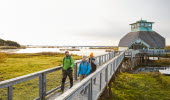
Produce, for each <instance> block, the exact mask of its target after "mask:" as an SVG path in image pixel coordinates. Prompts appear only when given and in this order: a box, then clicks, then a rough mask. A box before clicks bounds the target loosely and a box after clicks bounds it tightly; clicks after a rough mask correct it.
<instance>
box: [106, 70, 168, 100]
mask: <svg viewBox="0 0 170 100" xmlns="http://www.w3.org/2000/svg"><path fill="white" fill-rule="evenodd" d="M111 90H112V96H111V97H110V98H109V99H108V98H107V100H170V76H163V75H160V74H159V73H139V74H128V73H121V74H120V75H119V76H118V77H117V78H116V80H115V83H112V89H111ZM105 100H106V99H105Z"/></svg>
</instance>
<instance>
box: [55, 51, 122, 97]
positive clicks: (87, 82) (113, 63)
mask: <svg viewBox="0 0 170 100" xmlns="http://www.w3.org/2000/svg"><path fill="white" fill-rule="evenodd" d="M123 59H124V52H122V53H121V54H120V55H118V56H116V57H114V58H112V59H111V60H110V61H108V62H107V63H105V64H103V65H102V66H100V67H99V68H98V69H97V70H96V71H95V72H94V73H92V74H91V75H89V76H88V77H86V78H85V79H83V80H82V81H81V82H79V83H77V84H76V85H74V86H73V87H72V88H71V89H69V90H68V91H66V92H65V93H63V94H62V95H60V96H59V97H57V98H56V99H55V100H74V99H75V98H78V97H77V96H78V95H79V94H81V92H82V91H83V90H86V89H87V88H88V91H89V92H88V95H87V97H88V100H97V99H98V97H99V96H100V94H101V93H102V92H103V90H104V87H105V86H106V85H107V84H108V82H109V81H110V79H111V77H112V76H113V74H114V73H115V71H116V70H117V68H118V67H119V65H120V64H121V62H122V60H123ZM109 69H111V70H109ZM103 71H104V72H103ZM105 71H106V72H105ZM109 71H110V74H109V73H108V72H109ZM102 74H103V75H102ZM104 76H105V77H104ZM101 77H104V78H101ZM96 78H97V79H98V80H100V82H99V81H98V82H99V83H100V84H98V85H97V87H99V88H100V91H98V93H97V95H95V96H96V97H94V96H93V93H94V90H93V89H94V88H92V87H93V84H94V82H93V80H94V79H96ZM102 79H104V80H105V82H106V83H102V82H101V80H102ZM101 85H103V86H102V87H101ZM95 89H96V88H95ZM81 99H82V98H81Z"/></svg>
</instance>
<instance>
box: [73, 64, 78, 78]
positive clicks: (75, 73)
mask: <svg viewBox="0 0 170 100" xmlns="http://www.w3.org/2000/svg"><path fill="white" fill-rule="evenodd" d="M77 68H78V67H77V63H76V64H75V66H74V79H75V80H77V77H78V75H77Z"/></svg>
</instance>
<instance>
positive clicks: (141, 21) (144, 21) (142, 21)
mask: <svg viewBox="0 0 170 100" xmlns="http://www.w3.org/2000/svg"><path fill="white" fill-rule="evenodd" d="M136 23H154V22H147V20H139V21H136V22H135V23H132V24H129V25H133V24H136Z"/></svg>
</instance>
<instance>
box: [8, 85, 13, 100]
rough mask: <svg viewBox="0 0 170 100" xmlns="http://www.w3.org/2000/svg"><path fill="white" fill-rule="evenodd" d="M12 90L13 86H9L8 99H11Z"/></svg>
mask: <svg viewBox="0 0 170 100" xmlns="http://www.w3.org/2000/svg"><path fill="white" fill-rule="evenodd" d="M12 91H13V87H12V86H9V87H8V100H12Z"/></svg>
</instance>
